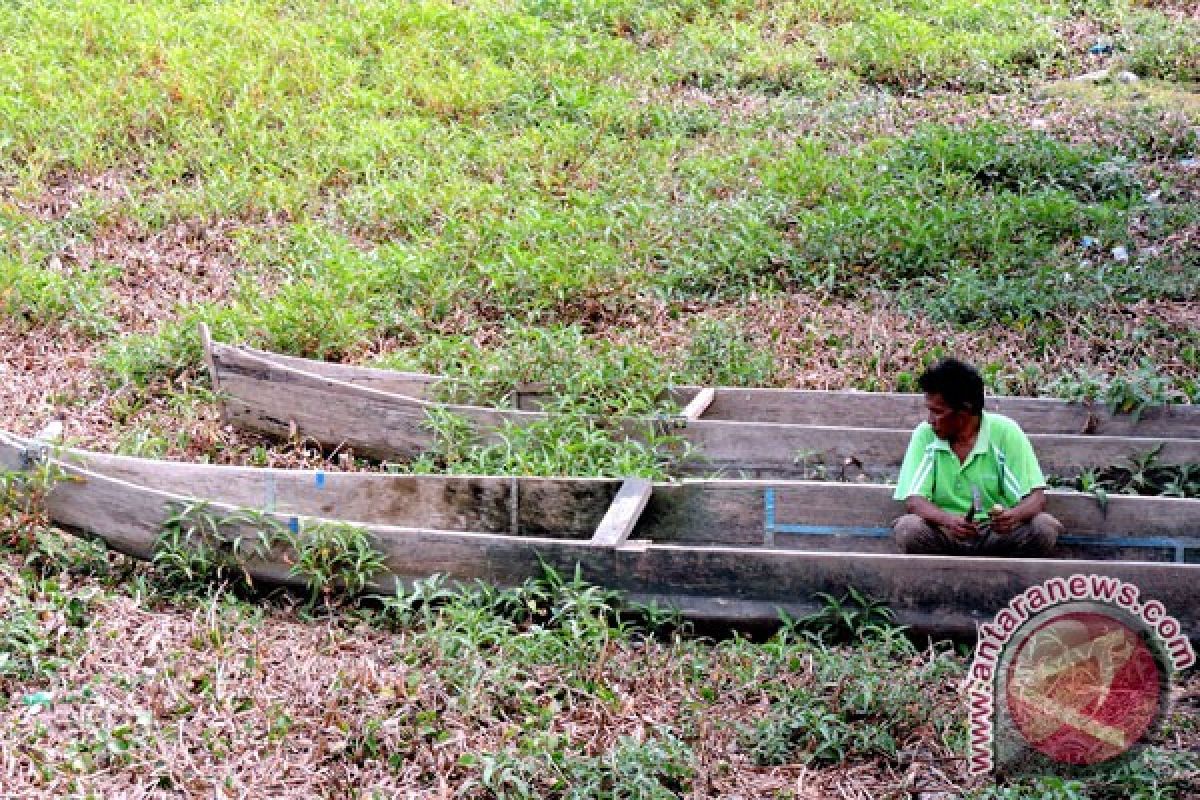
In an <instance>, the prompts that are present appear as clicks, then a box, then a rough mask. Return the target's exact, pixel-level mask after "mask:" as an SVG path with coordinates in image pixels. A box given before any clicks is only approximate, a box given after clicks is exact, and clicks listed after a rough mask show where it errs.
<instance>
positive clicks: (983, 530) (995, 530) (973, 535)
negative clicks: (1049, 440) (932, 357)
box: [893, 358, 1063, 556]
mask: <svg viewBox="0 0 1200 800" xmlns="http://www.w3.org/2000/svg"><path fill="white" fill-rule="evenodd" d="M918 385H919V386H920V387H921V391H923V392H924V393H925V408H926V409H927V410H928V411H929V420H928V422H922V423H921V424H920V425H918V426H917V428H916V430H914V431H913V435H912V439H911V440H910V441H909V444H908V452H906V453H905V455H904V463H903V465H902V466H901V467H900V478H899V480H898V482H897V486H896V493H895V497H896V499H897V500H903V501H904V505H905V508H906V509H907V511H908V513H907V514H905V515H903V516H901V517H899V518H898V519H897V520H896V522H895V523H894V526H893V528H894V532H895V536H896V543H897V544H898V545H899V546H900V550H901V551H902V552H904V553H933V554H943V555H986V556H1046V555H1049V554H1050V552H1051V551H1052V550H1053V549H1054V543H1055V541H1057V539H1058V537H1059V536H1060V535H1061V534H1062V532H1063V526H1062V523H1060V522H1059V521H1058V520H1057V519H1055V518H1054V517H1052V516H1050V515H1049V514H1046V513H1045V512H1044V511H1043V509H1045V507H1046V495H1045V491H1044V488H1045V486H1046V479H1045V477H1044V476H1043V475H1042V470H1041V467H1039V466H1038V462H1037V457H1036V456H1035V455H1034V453H1033V446H1032V445H1031V444H1030V443H1029V438H1028V437H1027V436H1026V435H1025V433H1024V432H1023V431H1022V430H1021V428H1020V427H1019V426H1018V425H1017V423H1015V422H1013V421H1012V420H1011V419H1009V418H1008V417H1004V416H1001V415H1000V414H993V413H991V412H988V411H984V410H983V378H981V377H980V375H979V373H978V372H977V371H976V370H975V369H974V368H973V367H971V366H969V365H967V364H964V363H963V362H961V361H958V360H956V359H953V358H947V359H944V360H942V361H940V362H939V363H937V364H936V365H934V366H933V367H930V368H929V369H927V370H926V371H925V372H924V373H923V374H922V375H921V377H920V379H919V380H918Z"/></svg>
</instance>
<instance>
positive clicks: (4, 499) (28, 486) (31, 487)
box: [0, 454, 70, 553]
mask: <svg viewBox="0 0 1200 800" xmlns="http://www.w3.org/2000/svg"><path fill="white" fill-rule="evenodd" d="M30 458H32V459H33V462H32V463H31V464H30V465H29V466H28V467H27V468H25V469H21V470H13V471H0V522H3V527H4V529H5V530H6V533H7V537H6V541H5V545H6V546H7V547H9V548H12V549H14V550H16V551H17V552H19V553H28V552H30V550H31V549H32V547H33V545H34V543H35V542H36V540H37V537H38V535H39V534H40V533H41V532H43V531H45V530H46V529H48V528H49V527H50V517H49V513H48V511H47V508H46V497H47V496H48V495H49V494H50V491H51V490H52V489H53V488H54V486H55V485H56V484H57V483H59V482H60V481H63V480H70V476H69V475H68V474H67V473H66V472H65V471H64V470H63V469H62V468H61V467H59V466H58V465H56V464H54V463H53V462H52V461H50V460H48V459H47V458H45V457H44V454H31V455H30Z"/></svg>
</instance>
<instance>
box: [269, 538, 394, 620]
mask: <svg viewBox="0 0 1200 800" xmlns="http://www.w3.org/2000/svg"><path fill="white" fill-rule="evenodd" d="M291 545H292V550H293V552H294V554H295V562H294V563H293V564H292V569H291V574H292V575H293V576H295V577H298V578H301V579H302V580H303V581H304V583H305V585H306V586H307V587H308V590H309V592H310V598H309V601H310V603H312V604H314V605H315V604H316V602H317V598H318V597H320V596H322V595H323V596H324V597H325V601H326V603H328V601H329V599H330V597H331V596H332V594H333V592H334V590H335V589H341V590H342V591H345V592H347V593H349V594H357V593H359V592H361V591H362V590H363V589H365V588H366V586H367V583H368V582H369V581H370V580H371V578H372V577H374V576H375V575H376V574H378V573H379V572H382V571H383V569H384V566H385V564H384V559H383V554H382V553H380V552H379V551H378V550H376V549H375V547H374V545H372V543H371V536H370V534H369V533H368V532H367V530H366V528H362V527H360V526H358V525H353V524H350V523H348V522H319V523H317V524H315V525H313V526H311V527H308V528H305V529H304V530H303V532H302V533H299V534H297V535H295V536H293V537H292V539H291Z"/></svg>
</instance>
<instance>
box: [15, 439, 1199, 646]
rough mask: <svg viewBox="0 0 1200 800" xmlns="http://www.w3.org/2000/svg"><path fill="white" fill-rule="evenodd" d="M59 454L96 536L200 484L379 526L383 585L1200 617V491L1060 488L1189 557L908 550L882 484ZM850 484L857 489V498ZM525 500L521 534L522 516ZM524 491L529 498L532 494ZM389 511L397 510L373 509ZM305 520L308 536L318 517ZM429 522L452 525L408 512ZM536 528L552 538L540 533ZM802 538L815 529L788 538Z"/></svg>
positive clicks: (746, 613) (1108, 520) (59, 489)
mask: <svg viewBox="0 0 1200 800" xmlns="http://www.w3.org/2000/svg"><path fill="white" fill-rule="evenodd" d="M23 449H24V448H23V447H22V442H21V441H20V440H16V439H13V438H11V437H6V436H4V435H3V434H0V468H3V469H5V470H13V469H24V468H28V465H27V464H26V463H24V461H23V458H22V451H23ZM50 457H51V458H55V459H57V463H60V464H62V465H63V466H64V467H65V468H66V469H67V470H68V472H72V473H74V478H75V479H73V480H66V481H64V482H62V483H60V484H58V485H56V486H55V487H54V489H53V491H52V492H51V494H50V497H49V501H48V502H49V506H48V507H49V510H50V513H51V515H52V517H53V518H54V519H55V521H56V522H57V523H59V524H61V525H62V526H63V527H65V528H67V529H72V530H82V531H87V532H90V533H95V534H97V535H99V536H101V537H102V538H104V539H105V540H107V541H108V542H109V544H110V545H111V546H113V547H115V548H116V549H118V550H121V551H122V552H127V553H129V554H131V555H134V556H136V557H139V558H149V557H150V556H151V555H152V554H153V549H152V548H153V542H154V540H155V538H156V537H157V534H158V532H160V531H161V529H162V525H163V523H164V522H165V520H166V518H167V516H168V514H170V513H171V508H170V506H171V505H172V504H174V503H177V502H179V501H180V500H181V499H184V498H182V497H181V496H180V494H177V493H176V492H179V493H182V494H183V495H186V496H190V497H197V496H206V499H209V500H211V501H212V502H213V507H214V510H215V511H217V512H221V513H233V512H234V511H237V510H239V509H241V508H262V507H263V506H270V505H274V507H275V510H274V511H273V512H271V514H272V516H273V518H274V519H275V520H276V521H278V522H280V523H285V524H286V523H288V517H289V515H290V514H295V513H301V510H303V509H307V510H311V511H315V512H317V513H319V514H321V515H322V516H325V515H328V516H329V517H332V518H335V519H346V518H347V517H350V518H351V519H350V521H358V522H360V523H362V524H365V525H368V526H369V531H370V534H371V536H372V537H373V540H374V542H375V544H376V546H377V547H378V548H379V549H380V551H381V552H382V554H383V556H384V560H385V565H386V568H385V571H384V572H382V573H380V574H379V575H377V576H376V577H375V579H374V580H373V582H372V583H371V587H370V588H371V590H372V591H374V590H382V591H388V590H389V588H390V587H391V586H394V585H395V584H396V583H398V582H400V583H411V581H413V580H416V579H419V578H422V577H425V576H428V575H429V574H431V573H434V572H437V573H442V574H445V575H446V576H447V577H448V578H449V579H450V580H452V581H455V582H467V583H469V582H472V581H475V580H483V581H487V582H489V583H492V584H495V585H499V586H510V585H514V584H518V583H520V582H521V581H523V580H525V579H527V578H529V577H531V576H534V575H537V574H539V573H540V570H541V568H542V565H549V566H551V567H553V568H555V569H558V570H559V571H560V572H570V571H572V570H574V569H575V568H576V566H578V567H579V569H580V570H581V572H582V575H583V578H584V579H585V580H588V581H591V582H593V583H597V584H599V585H605V586H610V587H612V588H614V589H619V590H621V591H623V592H626V593H627V594H628V595H629V597H630V598H631V599H638V600H647V599H655V600H657V601H658V602H659V603H660V604H662V605H666V606H673V607H676V608H679V609H680V611H681V612H683V613H684V614H686V615H688V616H691V617H695V618H697V619H709V620H723V621H726V622H738V623H741V622H768V623H769V622H771V621H772V620H777V619H778V612H779V610H785V611H787V612H788V613H790V614H793V615H796V614H802V613H808V612H809V611H812V610H813V608H814V603H815V602H816V597H817V593H819V592H829V593H835V594H839V593H842V592H844V591H845V589H846V587H849V586H853V587H855V588H858V589H859V590H861V591H863V592H865V593H866V594H868V595H871V596H873V597H876V598H878V599H879V600H881V601H882V602H885V603H887V604H888V605H889V606H891V607H892V608H893V609H894V610H895V611H896V613H897V616H898V619H899V621H900V622H901V623H902V624H918V625H922V626H928V627H929V628H930V629H931V630H940V631H954V632H959V633H970V632H971V631H972V630H973V629H974V626H975V624H976V623H978V622H980V621H982V620H985V619H987V618H989V617H991V616H992V615H993V614H995V613H996V611H997V610H998V609H999V608H1002V607H1003V606H1004V605H1005V604H1006V603H1007V602H1008V601H1009V600H1010V599H1011V598H1012V597H1013V596H1015V595H1016V594H1017V593H1018V592H1020V591H1022V590H1024V589H1025V588H1027V587H1029V586H1031V585H1034V584H1035V583H1039V582H1042V581H1045V580H1048V579H1050V578H1066V577H1069V576H1071V575H1074V574H1104V575H1112V576H1117V577H1119V578H1121V579H1122V580H1126V581H1129V582H1131V583H1134V584H1135V585H1137V586H1138V587H1140V588H1141V589H1142V591H1143V593H1144V595H1145V596H1148V597H1154V598H1156V599H1159V600H1160V601H1161V602H1163V603H1164V605H1165V606H1166V607H1167V608H1169V609H1170V610H1171V611H1172V613H1174V614H1176V615H1177V616H1178V618H1179V620H1180V621H1181V623H1183V625H1184V630H1191V631H1196V630H1200V628H1197V627H1196V623H1197V622H1198V618H1197V608H1200V606H1198V605H1197V604H1196V602H1195V600H1196V597H1197V588H1196V587H1197V582H1196V579H1197V578H1198V577H1200V565H1197V564H1196V563H1195V556H1196V555H1197V553H1196V550H1195V545H1197V544H1200V542H1197V541H1196V522H1197V515H1196V513H1195V512H1194V511H1191V509H1192V508H1194V507H1195V506H1194V502H1195V501H1174V502H1171V501H1163V500H1161V499H1160V498H1114V504H1113V506H1112V507H1110V509H1109V513H1108V514H1105V515H1098V512H1094V511H1093V512H1090V513H1091V516H1090V517H1089V512H1088V511H1087V508H1086V507H1085V506H1084V505H1080V503H1081V502H1082V501H1086V500H1088V498H1085V497H1082V496H1079V495H1059V494H1056V495H1054V498H1053V499H1054V502H1055V504H1057V505H1056V507H1055V510H1056V511H1057V512H1058V513H1060V514H1062V515H1064V516H1067V515H1069V514H1076V515H1077V516H1076V524H1078V525H1080V526H1086V525H1088V524H1091V525H1093V527H1098V528H1099V530H1098V531H1097V534H1096V535H1097V538H1101V539H1104V538H1110V537H1113V536H1116V535H1118V534H1120V535H1124V533H1125V532H1124V531H1123V530H1119V529H1121V528H1123V526H1124V525H1125V523H1126V522H1128V521H1129V520H1139V521H1140V523H1139V524H1140V525H1141V527H1139V528H1137V529H1136V532H1135V533H1133V535H1134V536H1138V535H1145V536H1148V535H1150V534H1151V533H1153V534H1154V535H1156V536H1157V535H1163V536H1174V537H1175V539H1176V540H1178V541H1180V542H1183V541H1186V542H1187V543H1188V545H1189V547H1190V549H1189V547H1185V551H1186V552H1187V554H1189V555H1190V556H1191V557H1190V558H1187V559H1186V563H1155V562H1153V561H1150V560H1121V561H1103V560H1097V559H1089V560H1082V559H1076V558H1072V559H1067V560H1063V559H1002V558H982V559H972V558H960V557H943V556H900V555H895V554H892V553H887V552H871V551H869V550H866V549H864V548H863V547H860V546H859V545H858V544H857V543H856V542H857V540H858V539H860V538H868V539H869V538H871V537H860V536H858V532H860V531H861V530H862V529H863V527H864V526H865V525H867V524H868V523H869V522H871V521H872V520H873V521H883V522H884V523H886V521H887V519H888V516H889V515H890V514H892V513H894V512H895V504H894V503H892V502H891V501H890V499H889V498H888V497H887V494H886V493H887V489H886V487H874V486H860V487H855V486H852V485H841V486H838V485H834V484H821V483H815V482H809V483H804V484H800V483H787V482H748V481H744V482H705V481H699V482H694V483H684V484H670V485H663V484H658V485H650V484H645V483H644V482H638V481H636V480H630V481H612V480H583V481H573V480H562V481H556V480H544V479H517V480H515V481H514V480H511V479H501V478H476V477H461V478H460V477H454V478H446V477H440V476H423V477H422V476H399V475H378V474H374V475H369V476H364V475H361V474H346V473H337V474H334V473H330V474H322V473H316V472H300V471H285V470H262V469H254V468H240V467H219V466H204V465H177V464H167V463H163V462H155V461H149V460H143V459H134V458H123V457H117V456H103V455H97V454H88V453H82V452H79V451H66V452H57V453H54V454H52V455H51V456H50ZM505 487H507V489H506V488H505ZM514 487H515V489H516V492H515V494H514V492H513V488H514ZM831 487H832V492H833V493H832V494H831V493H830V491H831ZM856 489H857V490H861V491H859V492H855V493H853V494H847V492H852V490H856ZM465 498H472V502H471V503H467V502H466V501H465ZM514 498H515V499H516V501H517V507H516V510H517V513H516V515H515V516H516V519H517V521H518V524H517V528H516V530H515V531H514V530H513V529H512V528H511V527H510V526H511V524H512V520H513V518H514V515H513V508H514V506H513V505H512V501H513V499H514ZM1117 500H1127V501H1129V502H1127V503H1123V502H1116V501H1117ZM610 501H611V502H610ZM642 501H646V503H645V506H644V510H643V506H642ZM525 503H528V504H529V508H528V509H527V510H526V509H523V508H521V506H522V505H524V504H525ZM1177 503H1183V504H1186V505H1177ZM606 504H607V505H606ZM1093 505H1094V503H1093ZM281 509H283V510H281ZM286 509H291V510H286ZM622 509H623V511H622ZM263 510H267V511H269V509H263ZM614 512H616V513H614ZM556 515H558V516H557V517H556ZM353 517H362V518H363V519H359V520H354V519H353ZM292 519H293V520H294V519H295V518H294V517H293V518H292ZM384 519H386V520H388V521H389V522H375V521H370V520H384ZM623 519H624V522H623ZM849 519H853V520H854V527H852V528H851V527H849V526H844V525H843V526H844V527H847V528H848V529H847V530H843V531H841V532H840V534H841V535H839V534H838V532H835V533H834V534H833V535H830V534H829V532H828V530H827V531H825V532H824V533H820V534H806V533H797V532H795V531H793V530H791V529H789V528H788V526H791V525H808V526H822V527H825V528H836V527H837V525H838V524H839V523H838V520H841V521H842V523H843V524H844V523H845V521H846V520H849ZM1089 519H1090V520H1091V522H1089V521H1088V520H1089ZM550 520H556V521H555V522H554V523H553V524H550V523H549V521H550ZM300 521H301V522H302V525H301V526H300V527H299V530H300V531H301V532H303V531H304V530H306V529H307V527H308V525H309V524H310V523H311V520H307V519H306V520H300ZM420 521H424V522H426V523H431V524H435V525H438V526H441V527H438V528H428V527H424V526H423V525H416V524H414V525H400V524H396V523H399V522H410V523H411V522H420ZM626 522H627V523H629V525H628V527H626V526H625V524H624V523H626ZM827 522H828V523H830V524H829V525H824V523H827ZM455 526H457V528H458V529H455ZM539 531H541V532H543V533H544V534H545V535H544V536H538V535H536V534H537V533H538V532H539ZM247 532H250V530H247ZM514 534H515V535H514ZM804 536H808V537H809V539H818V540H819V542H816V543H814V542H812V541H810V540H809V539H806V540H804V541H800V539H799V538H796V539H793V538H792V537H804ZM601 540H602V541H601ZM828 545H832V546H830V547H827V549H824V550H822V549H818V547H819V546H820V547H824V546H828ZM839 548H840V549H839ZM844 551H849V552H844ZM247 569H248V570H249V571H250V572H251V573H252V574H253V575H254V576H255V578H256V579H262V580H268V581H280V582H291V583H296V582H297V581H298V578H297V577H296V576H294V575H292V574H291V573H290V572H289V569H288V567H287V565H286V563H284V562H282V561H280V560H278V559H274V558H272V559H264V560H259V561H251V562H250V563H248V564H247Z"/></svg>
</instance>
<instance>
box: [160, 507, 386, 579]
mask: <svg viewBox="0 0 1200 800" xmlns="http://www.w3.org/2000/svg"><path fill="white" fill-rule="evenodd" d="M176 508H177V510H176V511H175V513H173V514H172V515H171V516H170V517H169V518H168V519H167V521H166V522H165V523H164V525H163V531H162V534H161V535H160V536H159V538H158V541H157V542H156V543H155V547H154V558H153V561H154V564H155V566H156V567H158V569H159V571H160V572H161V573H162V574H163V576H164V577H165V578H166V579H167V581H168V582H170V583H174V584H177V585H180V586H183V587H189V586H196V585H198V584H204V583H209V582H211V581H219V582H227V581H229V580H231V579H235V580H237V581H238V582H239V583H241V585H243V586H244V587H246V588H250V587H252V586H253V581H252V579H251V577H250V572H249V570H248V569H247V565H248V564H249V563H250V562H251V561H253V560H266V559H268V558H270V557H271V556H272V555H273V554H275V555H277V557H278V560H280V561H281V562H283V563H285V564H288V565H290V567H291V568H290V571H289V574H290V575H291V576H292V577H296V578H299V579H301V580H302V581H303V582H304V585H305V587H306V588H307V589H308V590H309V592H310V593H311V602H313V603H315V602H316V600H317V598H318V597H320V596H322V595H323V596H324V597H325V598H326V600H327V601H328V599H329V598H330V596H331V595H332V594H333V591H334V590H335V589H341V590H343V591H345V592H348V593H351V594H355V593H358V592H361V591H362V590H363V589H364V588H365V587H366V585H367V582H368V581H369V580H370V579H371V577H372V576H374V575H375V574H376V573H378V572H379V571H381V570H382V569H383V567H384V561H383V555H382V554H381V553H379V552H378V551H377V550H375V549H374V547H373V546H372V544H371V540H370V535H369V534H368V533H367V531H366V529H364V528H361V527H358V526H356V525H351V524H349V523H344V522H318V523H316V524H314V525H311V526H308V527H307V528H304V529H303V530H302V531H300V532H298V533H292V532H291V531H289V530H288V529H286V528H285V527H284V526H282V525H281V524H280V523H279V522H278V521H277V520H276V519H275V518H274V517H273V516H271V515H270V514H268V513H266V512H263V511H255V510H253V509H239V510H237V511H234V512H232V513H229V514H219V513H215V512H214V509H213V508H212V506H211V504H209V503H207V502H204V501H197V502H194V503H187V504H179V505H177V507H176ZM281 551H282V552H281Z"/></svg>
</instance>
